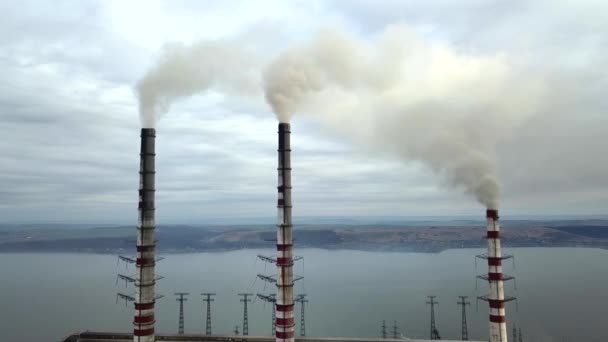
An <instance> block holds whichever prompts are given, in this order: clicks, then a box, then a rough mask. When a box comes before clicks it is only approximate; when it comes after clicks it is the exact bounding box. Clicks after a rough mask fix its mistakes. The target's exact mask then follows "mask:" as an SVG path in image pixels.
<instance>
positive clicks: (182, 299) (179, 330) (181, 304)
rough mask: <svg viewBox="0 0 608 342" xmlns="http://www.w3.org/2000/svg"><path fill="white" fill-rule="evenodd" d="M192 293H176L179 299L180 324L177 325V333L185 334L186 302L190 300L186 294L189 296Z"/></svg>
mask: <svg viewBox="0 0 608 342" xmlns="http://www.w3.org/2000/svg"><path fill="white" fill-rule="evenodd" d="M189 294H190V293H188V292H176V293H175V295H176V296H177V299H176V300H177V301H178V302H179V325H178V327H177V333H178V334H179V335H183V334H184V302H185V301H187V300H188V298H186V296H188V295H189Z"/></svg>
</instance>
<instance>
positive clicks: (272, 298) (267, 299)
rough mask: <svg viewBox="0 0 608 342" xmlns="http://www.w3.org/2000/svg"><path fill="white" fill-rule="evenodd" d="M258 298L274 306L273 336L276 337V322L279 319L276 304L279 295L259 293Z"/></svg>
mask: <svg viewBox="0 0 608 342" xmlns="http://www.w3.org/2000/svg"><path fill="white" fill-rule="evenodd" d="M258 298H260V299H261V300H263V301H265V302H268V303H270V304H271V305H272V336H274V335H275V332H276V329H275V325H274V323H275V320H276V317H277V311H276V306H275V304H276V302H277V295H276V294H274V293H273V294H269V295H263V294H259V293H258Z"/></svg>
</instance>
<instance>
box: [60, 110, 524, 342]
mask: <svg viewBox="0 0 608 342" xmlns="http://www.w3.org/2000/svg"><path fill="white" fill-rule="evenodd" d="M290 136H291V126H290V124H288V123H283V122H282V123H279V124H278V149H277V152H278V168H277V171H278V184H277V190H278V196H277V224H276V226H277V238H276V250H277V253H276V258H273V257H265V256H259V257H260V259H262V260H264V261H267V262H271V263H274V264H275V265H276V272H277V273H276V276H266V275H258V277H259V278H261V279H263V280H265V281H267V282H270V283H272V284H274V285H275V286H276V294H275V297H274V298H276V299H275V307H274V309H275V318H274V325H273V328H274V336H272V337H269V336H261V337H260V336H248V334H249V319H248V307H247V305H248V303H249V302H251V298H250V297H251V296H253V294H251V293H240V294H239V296H241V297H242V298H241V299H240V301H241V302H242V303H243V325H242V331H241V333H242V336H239V330H238V325H237V326H236V327H235V330H234V331H233V333H234V335H213V334H212V331H211V301H213V299H211V296H213V295H214V294H212V293H203V294H202V295H203V296H206V298H205V299H203V300H204V301H205V302H206V304H207V317H206V318H207V319H206V326H205V334H204V335H203V334H194V335H184V322H183V320H184V317H183V302H184V301H185V300H186V298H185V296H186V295H187V294H186V293H176V295H178V296H179V298H178V301H179V302H180V316H179V327H178V334H175V335H172V334H162V335H160V334H156V333H155V303H156V300H157V299H158V298H160V296H159V295H157V294H156V292H155V284H156V280H158V279H160V277H158V276H156V274H155V265H156V261H157V260H158V259H157V258H156V255H155V244H156V241H155V209H156V208H155V138H156V130H155V129H153V128H142V130H141V152H140V171H139V173H140V182H139V183H140V184H139V206H138V210H139V224H138V228H137V242H136V252H137V254H136V256H135V257H133V258H130V257H120V260H123V261H126V262H127V263H133V264H135V266H136V274H135V275H134V276H132V277H131V276H119V279H122V280H124V281H125V282H126V283H127V284H128V283H132V284H134V285H135V294H134V295H132V296H131V295H126V294H119V297H120V298H123V299H125V300H127V301H133V302H134V306H135V313H134V319H133V327H134V328H133V333H114V332H108V333H103V332H90V331H87V332H82V333H79V334H74V335H71V336H69V337H67V338H66V339H65V341H69V342H100V341H104V342H109V341H120V342H127V341H133V342H154V341H182V342H184V341H217V342H228V341H237V340H238V341H244V340H247V341H249V342H293V341H294V340H295V317H294V307H295V303H296V302H300V303H301V305H302V307H301V330H300V335H301V336H300V337H299V338H298V340H299V341H300V342H335V341H336V340H339V341H340V342H377V340H378V339H377V338H356V337H353V338H339V339H336V338H328V337H306V330H305V321H304V319H305V318H304V317H305V316H304V307H305V303H307V302H308V300H307V299H305V295H300V296H298V297H297V298H294V282H295V281H297V280H299V279H302V277H298V276H294V273H293V265H294V261H295V260H298V259H300V258H298V257H294V253H293V250H294V248H293V246H294V244H293V242H294V240H293V235H292V234H293V232H292V229H293V222H292V196H291V192H292V186H291V143H290ZM497 221H498V216H497V212H496V211H491V210H488V256H487V259H488V265H489V266H492V267H493V268H492V267H490V272H489V273H488V276H487V277H488V279H489V281H490V294H489V295H488V296H487V298H488V300H489V301H490V307H491V315H490V321H491V322H493V321H504V309H502V311H500V310H498V311H493V310H494V306H497V305H501V304H504V302H505V301H506V300H507V299H505V298H504V291H503V290H502V280H504V278H503V277H502V273H501V269H500V267H499V266H500V262H498V264H497V261H496V260H502V259H504V258H503V257H501V254H500V241H499V240H498V231H499V228H498V222H497ZM497 274H500V276H497ZM496 279H500V282H499V281H498V280H496ZM434 298H435V296H429V300H430V301H429V302H428V303H429V304H430V306H431V336H430V337H431V340H434V339H441V337H440V336H439V332H438V330H437V327H436V322H435V305H436V304H437V302H436V301H435V299H434ZM501 317H502V318H501ZM502 327H503V326H502V325H500V324H499V325H496V326H492V330H491V331H492V332H495V331H498V336H501V335H500V331H501V328H502ZM505 331H506V329H505ZM397 335H398V330H397V324H396V321H395V322H394V326H393V334H392V337H393V339H395V340H405V339H403V338H401V339H398V336H397ZM245 336H247V337H245ZM520 336H521V334H520ZM382 337H383V338H385V339H388V332H387V327H386V322H385V321H383V324H382ZM520 338H521V337H520ZM407 341H409V342H422V340H414V339H407ZM490 341H491V342H498V341H500V342H506V339H492V337H491V340H490Z"/></svg>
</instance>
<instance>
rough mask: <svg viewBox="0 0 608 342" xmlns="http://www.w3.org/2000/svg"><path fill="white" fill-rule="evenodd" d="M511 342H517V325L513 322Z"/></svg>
mask: <svg viewBox="0 0 608 342" xmlns="http://www.w3.org/2000/svg"><path fill="white" fill-rule="evenodd" d="M513 342H517V327H516V326H515V323H513Z"/></svg>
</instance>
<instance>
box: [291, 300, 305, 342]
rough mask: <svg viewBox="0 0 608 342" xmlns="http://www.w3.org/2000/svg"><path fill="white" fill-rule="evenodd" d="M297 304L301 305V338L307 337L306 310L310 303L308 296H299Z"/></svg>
mask: <svg viewBox="0 0 608 342" xmlns="http://www.w3.org/2000/svg"><path fill="white" fill-rule="evenodd" d="M294 301H295V302H296V303H300V336H302V337H305V336H306V315H305V313H304V308H305V307H306V303H308V299H306V294H305V293H302V294H299V295H298V296H297V297H296V299H294Z"/></svg>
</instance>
